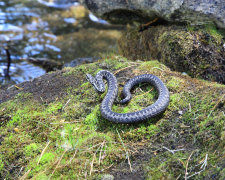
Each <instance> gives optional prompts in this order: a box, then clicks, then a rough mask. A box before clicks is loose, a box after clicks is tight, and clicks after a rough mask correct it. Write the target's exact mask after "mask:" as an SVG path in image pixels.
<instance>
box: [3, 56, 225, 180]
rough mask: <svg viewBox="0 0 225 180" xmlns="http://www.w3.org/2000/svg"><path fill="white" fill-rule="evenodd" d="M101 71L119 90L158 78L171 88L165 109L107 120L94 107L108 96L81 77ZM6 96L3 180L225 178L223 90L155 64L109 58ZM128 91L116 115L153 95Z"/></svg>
mask: <svg viewBox="0 0 225 180" xmlns="http://www.w3.org/2000/svg"><path fill="white" fill-rule="evenodd" d="M100 69H108V70H110V71H111V72H113V73H114V74H115V75H116V77H117V79H118V82H119V85H120V86H119V87H120V88H119V90H120V91H121V90H122V86H121V85H122V84H124V82H125V81H126V80H127V79H129V78H131V77H133V76H135V75H139V74H143V73H151V74H155V75H157V76H158V77H160V78H161V79H162V81H163V82H164V83H165V84H166V86H167V87H168V89H169V91H170V95H171V100H170V104H169V106H168V108H167V110H166V111H165V113H164V114H161V115H160V116H157V117H155V118H152V119H149V120H148V121H146V122H144V123H140V124H132V125H127V124H115V123H111V122H109V121H107V120H105V119H104V118H102V116H101V113H100V110H99V105H100V103H101V101H102V99H103V97H104V95H105V94H103V95H99V94H97V93H96V92H95V90H94V89H93V87H92V86H91V85H90V84H89V83H88V82H87V81H86V80H85V73H91V74H96V73H97V72H98V71H99V70H100ZM75 82H76V83H75ZM62 83H63V84H62ZM43 89H44V90H45V91H43ZM4 92H5V93H8V95H9V96H8V97H5V98H4V99H3V100H4V102H3V103H2V104H0V179H5V178H6V179H17V178H19V177H23V178H24V179H31V178H32V179H49V178H51V179H60V178H61V179H99V178H101V177H102V176H103V175H104V174H110V175H112V177H114V178H115V179H121V178H124V179H130V178H135V177H137V178H148V179H163V178H168V177H169V178H170V179H176V178H177V177H180V178H184V177H185V176H187V177H189V176H193V178H194V179H202V178H203V177H206V178H213V177H214V178H217V179H219V178H223V177H224V171H225V163H224V162H225V156H224V154H225V151H224V147H225V141H223V140H222V139H223V138H224V131H225V130H224V125H225V117H224V94H225V86H224V85H220V84H217V83H213V82H207V81H203V80H197V79H192V78H191V77H189V76H187V75H182V74H181V73H177V72H173V71H171V70H170V69H169V68H167V67H166V66H165V65H163V64H161V63H159V62H158V61H147V62H142V61H136V62H134V61H129V60H126V59H125V58H123V57H120V56H115V55H109V56H106V57H104V58H103V59H101V60H99V61H98V62H96V63H92V64H87V65H81V66H77V67H75V68H66V69H64V70H62V71H58V72H53V73H51V74H47V75H44V76H42V77H40V78H38V79H35V80H34V81H32V82H26V83H22V84H18V85H17V86H14V87H10V88H6V89H2V90H1V93H0V97H1V99H2V97H3V96H2V95H3V94H4ZM133 94H134V96H133V99H132V100H131V102H130V103H129V104H128V105H114V106H113V110H114V111H116V112H131V111H135V110H140V109H142V108H144V107H146V106H147V105H149V104H152V103H153V102H154V101H155V99H156V97H157V93H156V91H155V90H154V88H152V87H151V86H150V85H146V84H140V85H139V86H138V87H137V88H136V90H135V91H134V92H133ZM205 162H207V166H206V167H205V166H204V163H205ZM197 172H200V173H199V174H198V173H197ZM187 173H188V174H187ZM195 173H196V174H195Z"/></svg>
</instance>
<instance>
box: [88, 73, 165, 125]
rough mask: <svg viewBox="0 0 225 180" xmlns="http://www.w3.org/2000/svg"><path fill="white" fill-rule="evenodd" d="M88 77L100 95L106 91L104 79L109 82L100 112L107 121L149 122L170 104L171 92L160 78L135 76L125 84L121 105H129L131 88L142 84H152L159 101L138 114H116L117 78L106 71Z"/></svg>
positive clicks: (144, 75)
mask: <svg viewBox="0 0 225 180" xmlns="http://www.w3.org/2000/svg"><path fill="white" fill-rule="evenodd" d="M86 77H87V80H88V81H89V82H90V83H91V84H92V85H93V86H94V88H95V89H96V90H97V91H98V92H100V93H103V92H104V91H105V84H104V82H103V79H106V80H107V83H108V92H107V94H106V95H105V97H104V99H103V101H102V103H101V107H100V111H101V114H102V116H103V117H104V118H105V119H107V120H109V121H112V122H115V123H135V122H141V121H144V120H147V119H149V118H152V117H154V116H156V115H158V114H160V113H162V112H163V111H165V109H166V108H167V106H168V104H169V91H168V89H167V87H166V86H165V85H164V84H163V82H162V81H161V80H160V79H159V78H158V77H156V76H154V75H152V74H143V75H139V76H135V77H134V78H132V79H130V80H129V81H128V82H127V83H126V84H125V86H124V88H123V92H122V94H123V97H124V99H123V100H121V101H120V103H122V104H124V103H128V102H129V101H130V100H131V98H132V96H131V93H130V90H131V88H132V87H133V86H135V85H137V84H139V83H142V82H147V83H150V84H151V85H153V86H154V87H155V88H156V89H157V91H158V99H157V101H156V102H155V103H154V104H152V105H150V106H148V107H146V108H144V109H142V110H140V111H137V112H131V113H116V112H113V111H112V105H113V102H114V101H115V100H116V97H117V93H118V84H117V80H116V77H115V76H114V75H113V74H112V73H111V72H109V71H106V70H101V71H99V72H98V73H97V74H96V76H95V77H93V76H92V75H90V74H86Z"/></svg>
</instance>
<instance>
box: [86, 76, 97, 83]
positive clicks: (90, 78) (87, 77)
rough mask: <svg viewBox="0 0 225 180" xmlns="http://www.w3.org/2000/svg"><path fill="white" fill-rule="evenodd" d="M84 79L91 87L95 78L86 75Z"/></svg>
mask: <svg viewBox="0 0 225 180" xmlns="http://www.w3.org/2000/svg"><path fill="white" fill-rule="evenodd" d="M86 79H87V81H89V82H90V83H91V84H92V85H93V84H94V80H95V78H94V77H93V76H92V75H91V74H86Z"/></svg>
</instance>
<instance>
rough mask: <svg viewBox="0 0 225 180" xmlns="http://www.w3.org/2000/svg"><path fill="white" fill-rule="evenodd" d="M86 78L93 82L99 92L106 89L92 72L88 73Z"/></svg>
mask: <svg viewBox="0 0 225 180" xmlns="http://www.w3.org/2000/svg"><path fill="white" fill-rule="evenodd" d="M86 79H87V81H89V82H90V83H91V84H92V86H93V87H94V88H95V90H96V91H97V92H98V93H103V92H104V91H105V88H104V86H103V87H99V85H98V82H97V80H96V78H95V77H93V76H92V75H91V74H86Z"/></svg>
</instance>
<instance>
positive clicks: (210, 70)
mask: <svg viewBox="0 0 225 180" xmlns="http://www.w3.org/2000/svg"><path fill="white" fill-rule="evenodd" d="M224 37H225V36H224V32H223V31H219V30H217V29H216V27H214V26H205V27H193V26H176V25H171V26H166V25H158V26H152V27H150V28H149V29H147V30H145V31H143V32H138V31H137V30H133V29H130V30H128V31H127V32H125V33H124V34H123V36H122V37H121V39H120V40H119V50H120V53H121V54H122V55H123V56H125V57H128V58H130V59H133V60H137V59H141V60H152V59H157V60H159V61H160V62H162V63H163V64H166V65H167V66H169V67H170V68H171V69H173V70H176V71H180V72H186V73H188V74H189V75H191V76H192V77H200V78H203V79H207V80H211V81H217V82H220V83H223V84H225V41H224Z"/></svg>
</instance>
